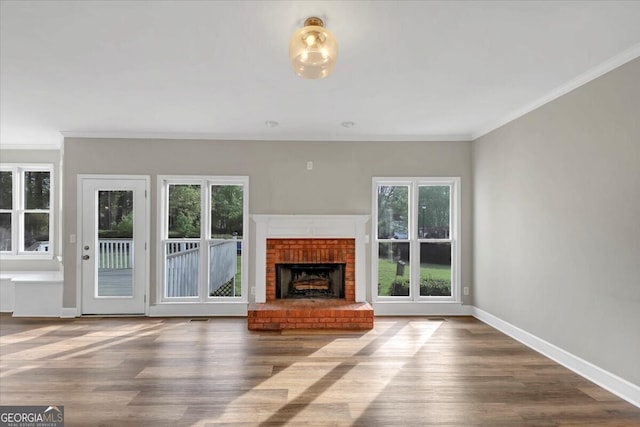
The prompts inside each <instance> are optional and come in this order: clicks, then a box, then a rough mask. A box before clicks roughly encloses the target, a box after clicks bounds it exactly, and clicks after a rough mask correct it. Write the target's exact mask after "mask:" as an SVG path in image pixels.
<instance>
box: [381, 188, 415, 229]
mask: <svg viewBox="0 0 640 427" xmlns="http://www.w3.org/2000/svg"><path fill="white" fill-rule="evenodd" d="M408 196H409V187H408V186H405V185H403V186H397V185H393V186H388V185H383V186H380V187H378V239H407V238H408V230H409V226H408V224H409V202H408Z"/></svg>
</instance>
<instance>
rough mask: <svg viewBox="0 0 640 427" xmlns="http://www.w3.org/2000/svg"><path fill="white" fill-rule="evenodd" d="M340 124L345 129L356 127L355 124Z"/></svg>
mask: <svg viewBox="0 0 640 427" xmlns="http://www.w3.org/2000/svg"><path fill="white" fill-rule="evenodd" d="M340 124H341V125H342V127H345V128H350V127H353V126H354V125H355V123H354V122H342V123H340Z"/></svg>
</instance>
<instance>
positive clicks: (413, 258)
mask: <svg viewBox="0 0 640 427" xmlns="http://www.w3.org/2000/svg"><path fill="white" fill-rule="evenodd" d="M371 182H372V186H371V191H372V193H371V212H372V224H371V233H372V234H373V236H374V237H373V243H372V244H371V266H370V267H371V298H372V301H373V302H374V303H375V304H374V308H375V310H376V314H377V313H378V310H382V311H381V312H385V313H388V314H391V313H393V310H394V309H396V310H397V311H395V314H397V315H411V314H412V313H417V314H418V315H419V314H423V313H424V310H425V309H414V308H413V306H412V305H410V304H409V303H417V304H428V303H435V304H436V306H437V304H441V303H454V304H462V283H461V272H462V255H461V251H462V242H461V240H462V214H461V211H462V204H461V203H462V202H461V201H462V184H461V178H460V177H428V176H427V177H372V179H371ZM379 186H407V187H408V200H407V203H408V207H407V209H408V220H407V238H406V239H378V209H377V205H378V187H379ZM421 186H449V188H450V196H449V197H450V206H449V212H450V217H449V222H450V225H449V227H450V228H449V229H450V236H449V238H447V239H423V238H419V237H418V236H417V230H418V224H417V221H418V215H419V213H418V212H417V202H418V190H419V187H421ZM380 242H386V243H403V242H406V243H408V244H409V247H410V250H409V252H410V253H409V258H410V264H411V265H416V264H419V259H418V257H419V250H418V248H419V245H420V244H421V243H429V242H435V243H439V242H443V243H445V242H447V243H450V244H451V251H452V253H451V264H452V265H451V286H452V289H451V296H447V297H425V296H420V295H419V292H416V289H417V288H418V287H419V280H418V277H419V272H418V271H417V270H416V271H413V269H411V270H412V271H410V272H409V274H410V275H411V283H412V291H411V295H409V296H406V297H403V296H393V297H389V296H379V295H378V285H377V284H378V262H377V260H378V243H380ZM387 304H388V307H387V308H382V307H384V305H387ZM376 307H378V308H376ZM407 310H408V311H407ZM452 314H453V315H455V314H456V313H452Z"/></svg>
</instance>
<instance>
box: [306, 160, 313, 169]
mask: <svg viewBox="0 0 640 427" xmlns="http://www.w3.org/2000/svg"><path fill="white" fill-rule="evenodd" d="M312 169H313V162H311V161H309V162H307V170H308V171H310V170H312Z"/></svg>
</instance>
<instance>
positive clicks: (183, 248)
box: [165, 240, 237, 298]
mask: <svg viewBox="0 0 640 427" xmlns="http://www.w3.org/2000/svg"><path fill="white" fill-rule="evenodd" d="M166 245H167V256H166V278H165V279H166V296H167V297H169V298H172V297H173V298H175V297H194V296H197V295H198V282H199V281H198V271H199V265H200V245H199V243H198V242H167V243H166ZM236 251H237V243H236V241H235V240H225V241H216V242H211V243H210V244H209V265H208V267H209V295H212V294H213V293H214V292H216V291H217V290H218V289H220V287H221V286H223V285H224V284H225V283H228V282H229V281H230V280H231V279H233V278H234V277H235V275H236V270H237V261H236V256H237V255H236V253H237V252H236ZM230 293H231V294H230V295H229V296H233V293H234V287H233V286H232V287H231V292H230Z"/></svg>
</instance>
